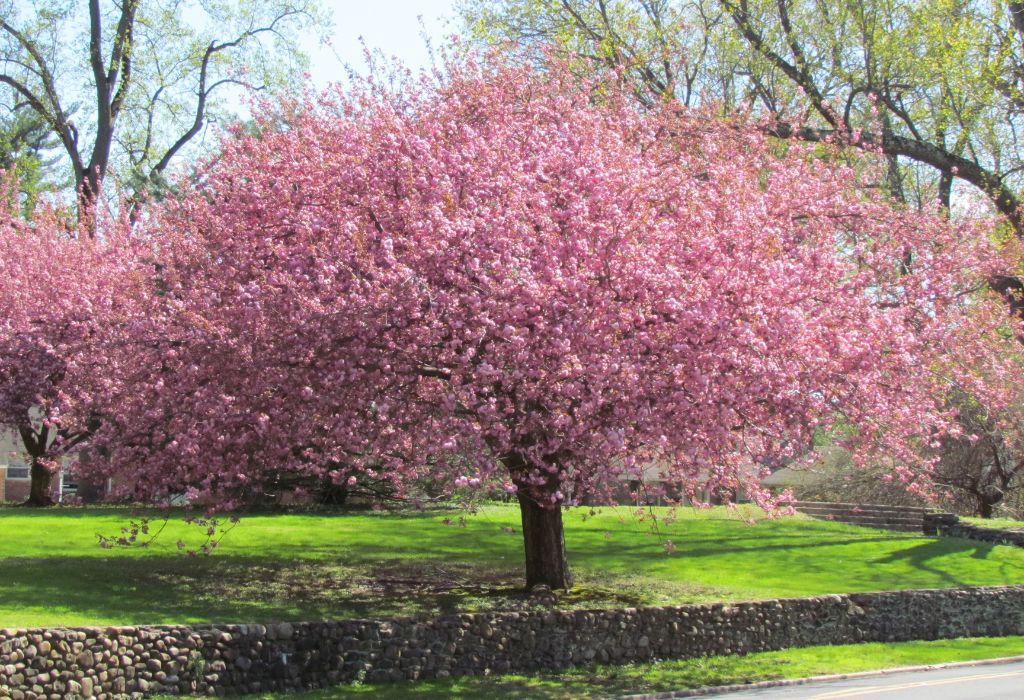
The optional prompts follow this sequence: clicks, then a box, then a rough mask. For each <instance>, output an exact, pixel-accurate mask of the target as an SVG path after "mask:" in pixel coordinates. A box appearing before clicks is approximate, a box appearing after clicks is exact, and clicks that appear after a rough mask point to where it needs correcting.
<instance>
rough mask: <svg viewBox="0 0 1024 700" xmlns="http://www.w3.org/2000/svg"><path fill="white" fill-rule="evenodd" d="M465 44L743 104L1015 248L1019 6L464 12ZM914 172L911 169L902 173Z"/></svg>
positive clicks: (711, 4)
mask: <svg viewBox="0 0 1024 700" xmlns="http://www.w3.org/2000/svg"><path fill="white" fill-rule="evenodd" d="M461 7H462V13H463V16H464V18H465V19H466V22H467V24H468V26H469V27H470V29H471V30H472V31H473V32H474V33H475V35H476V36H478V37H481V38H483V39H485V40H487V41H489V42H510V43H511V44H512V45H514V46H518V47H520V48H524V49H525V50H527V51H528V52H531V51H533V50H534V49H535V48H536V47H537V46H539V45H541V44H554V45H555V46H558V47H560V48H561V49H562V50H563V52H564V53H565V54H567V55H571V56H573V57H575V58H576V59H578V60H580V61H582V64H581V65H589V66H590V69H593V68H594V67H595V66H601V67H607V66H608V65H614V66H620V67H622V68H623V69H625V70H626V71H627V75H628V76H629V77H630V79H631V81H632V83H633V85H634V90H635V92H636V94H637V95H638V97H639V98H640V99H641V101H643V102H644V103H648V104H649V103H651V102H652V101H656V100H659V99H665V98H667V97H675V98H678V99H679V100H680V101H682V102H683V103H684V104H700V103H704V104H709V103H713V104H716V105H719V106H720V108H721V109H722V110H723V111H724V112H725V113H731V112H733V111H735V110H737V109H739V108H741V107H743V106H745V105H750V106H752V108H753V109H754V110H755V111H756V112H761V113H767V114H771V115H774V116H775V117H776V118H777V119H776V121H775V122H774V124H773V126H772V127H771V129H772V130H773V133H776V134H777V135H780V136H783V137H788V136H790V135H795V136H797V137H799V138H802V139H806V140H809V141H815V142H818V141H823V140H831V141H838V142H843V143H846V144H849V145H852V146H857V147H862V148H867V149H869V150H874V149H880V150H881V151H883V152H884V153H885V154H887V155H888V156H889V158H890V165H891V167H890V170H889V172H888V174H887V176H886V177H885V182H886V185H887V187H888V188H889V190H890V192H891V193H892V194H894V195H895V196H897V197H898V198H900V199H905V200H907V201H910V202H911V203H916V204H923V205H927V204H928V203H930V202H931V201H933V200H935V199H939V200H940V201H942V202H943V203H944V204H945V205H946V206H947V207H948V206H949V204H950V195H951V191H952V188H953V183H954V182H956V181H959V182H962V183H966V184H968V185H971V186H973V188H976V189H977V190H978V191H980V192H981V193H982V194H983V195H984V196H985V197H986V198H988V200H989V201H990V202H991V203H992V205H993V206H994V207H995V208H996V209H997V210H998V211H999V212H1000V213H1001V214H1003V215H1004V216H1005V217H1006V218H1007V220H1008V221H1009V222H1010V223H1011V224H1012V226H1013V228H1014V230H1015V231H1016V232H1017V233H1018V235H1019V234H1022V233H1024V223H1022V221H1024V219H1022V216H1021V212H1020V211H1019V207H1020V188H1021V185H1022V181H1021V173H1022V165H1024V160H1022V155H1024V154H1022V151H1021V144H1020V142H1019V136H1018V133H1019V131H1020V127H1021V114H1022V113H1021V107H1022V104H1024V103H1022V101H1021V94H1022V89H1024V84H1022V82H1021V81H1022V80H1024V6H1022V5H1021V3H1017V2H1003V1H1002V0H977V1H974V0H942V1H940V2H931V1H927V2H926V1H923V0H920V1H919V0H844V1H843V2H838V3H836V2H820V1H819V0H614V1H605V0H465V1H464V2H462V3H461ZM908 166H913V167H908Z"/></svg>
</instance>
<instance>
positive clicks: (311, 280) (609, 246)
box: [67, 59, 1014, 586]
mask: <svg viewBox="0 0 1024 700" xmlns="http://www.w3.org/2000/svg"><path fill="white" fill-rule="evenodd" d="M438 75H439V76H440V77H438V78H436V81H437V82H432V81H431V80H429V79H427V78H424V79H422V80H421V81H420V82H418V83H417V82H412V83H409V84H406V85H403V86H401V87H400V88H392V87H391V86H390V85H389V86H388V87H387V89H385V87H383V86H381V85H379V84H377V83H375V82H373V81H372V80H370V81H368V82H366V83H365V84H363V85H362V86H361V87H357V88H355V89H353V91H352V92H351V93H349V94H336V95H334V96H332V97H329V98H325V99H324V100H323V101H321V102H318V103H309V104H303V105H285V106H284V107H283V108H282V111H283V112H285V113H287V114H289V115H294V116H293V118H292V119H290V123H289V128H288V129H286V130H276V129H254V130H251V132H250V133H248V134H239V136H238V138H235V139H231V140H228V141H226V142H225V143H224V145H223V152H222V153H220V154H219V155H218V157H217V158H216V159H215V160H214V161H211V162H210V163H209V164H208V165H207V166H206V167H205V168H204V169H203V171H202V176H201V178H200V179H199V181H198V182H197V183H196V184H194V185H190V186H187V187H186V189H185V190H184V191H183V193H182V196H181V197H180V198H175V199H171V200H168V201H167V202H166V203H165V204H164V205H162V206H161V207H159V208H158V209H157V210H156V211H155V212H154V215H153V218H152V220H148V221H147V222H146V223H145V226H144V230H145V231H147V232H148V233H147V236H148V238H150V239H151V240H152V241H153V245H155V246H157V248H156V249H155V251H156V252H154V253H152V255H154V259H155V260H156V261H157V266H156V269H157V274H156V275H155V276H154V280H153V287H152V289H151V291H150V293H149V294H148V295H147V296H146V298H145V299H144V300H143V302H142V303H140V304H139V305H138V309H139V311H138V314H137V316H136V317H135V319H134V320H133V322H132V323H125V324H120V325H119V324H108V328H109V329H110V331H109V333H110V338H109V340H107V341H105V342H106V345H105V346H104V353H103V356H104V357H105V358H106V360H105V361H106V365H107V366H106V371H105V373H104V375H103V376H104V377H105V381H104V384H103V387H102V389H101V390H98V391H97V392H96V393H94V394H91V395H90V396H89V397H88V400H87V401H84V402H83V404H82V405H83V407H87V408H88V409H89V410H91V411H97V410H98V411H99V412H100V413H101V415H102V418H103V420H102V425H101V427H100V429H99V432H98V433H97V435H96V436H95V438H94V440H93V445H94V446H97V447H100V448H102V450H103V452H104V454H106V455H107V456H108V459H106V460H96V461H94V462H91V463H90V464H89V465H88V469H89V470H90V471H91V473H93V474H98V475H101V476H107V475H121V476H122V478H121V480H120V482H121V484H122V486H123V487H124V489H125V490H126V492H128V493H129V494H130V495H132V496H134V497H145V498H163V497H166V496H168V495H170V494H173V493H180V492H181V491H182V490H187V492H188V494H189V495H190V497H191V498H194V499H203V500H206V501H209V502H215V503H220V504H222V505H225V506H230V505H232V504H235V503H238V502H239V499H241V498H245V497H246V495H247V494H252V493H253V492H258V491H259V489H260V488H261V485H262V484H265V483H267V482H269V481H272V480H275V479H278V478H280V476H281V475H282V474H289V473H290V474H300V475H310V476H315V477H318V478H324V477H327V478H333V479H335V480H343V481H345V482H348V481H349V480H353V479H356V478H357V477H358V475H366V476H368V477H370V478H374V479H378V478H384V479H386V480H388V481H390V482H391V483H392V484H393V485H394V487H395V488H396V489H398V490H399V491H401V490H402V489H403V488H404V487H405V486H406V485H407V484H408V483H409V482H410V481H411V480H417V479H423V478H430V477H438V478H439V481H441V480H445V481H446V480H449V479H451V477H452V476H455V479H454V483H455V484H456V485H473V484H480V483H495V484H498V485H501V486H503V487H504V488H505V489H506V490H507V491H509V492H510V493H514V494H515V496H516V498H517V499H518V500H519V504H520V507H521V510H522V512H523V525H524V537H525V543H526V554H527V582H528V584H530V585H532V584H535V583H546V584H548V585H552V586H565V585H567V584H568V583H569V581H570V580H571V579H570V576H569V570H568V566H567V563H566V559H565V552H564V545H563V543H562V532H561V519H560V510H559V509H560V507H561V506H562V505H563V504H565V503H568V502H569V501H570V500H573V499H579V498H581V497H582V496H583V495H585V494H588V493H592V494H606V493H607V492H608V491H609V490H611V489H614V488H616V486H617V485H618V484H619V482H620V479H630V478H636V477H638V476H639V475H640V474H641V473H642V472H643V471H644V469H645V468H646V466H647V465H649V464H651V463H655V464H657V465H658V466H659V469H661V470H662V472H663V474H664V476H665V479H666V480H668V481H672V482H676V483H679V484H680V485H681V487H682V489H683V490H684V492H691V493H695V492H696V491H698V490H699V489H701V488H708V489H710V490H715V489H718V488H725V489H731V488H738V487H740V486H745V487H746V489H747V492H748V493H749V494H750V495H752V496H753V497H754V498H755V499H757V500H758V501H760V502H761V503H763V504H764V505H765V506H766V507H770V505H771V501H770V498H769V497H768V494H766V493H764V492H763V491H761V490H760V489H759V488H758V486H757V481H758V477H759V476H760V472H759V471H758V470H757V469H753V470H752V469H750V467H749V465H751V464H755V465H756V464H761V463H771V462H772V461H773V460H776V459H778V458H780V457H782V456H787V455H792V454H794V453H796V452H798V451H799V450H801V449H802V446H803V445H805V444H807V443H808V442H809V439H810V436H811V434H812V433H813V432H814V431H815V430H821V429H826V428H827V427H828V426H829V425H831V424H832V423H833V422H835V421H841V422H842V424H843V425H844V426H852V427H854V428H855V430H853V431H852V437H851V440H852V441H855V442H857V443H858V444H859V445H860V447H861V448H863V449H864V450H867V449H868V448H877V449H880V450H883V451H884V452H885V454H887V455H888V456H889V458H891V459H892V460H893V462H894V466H893V467H892V469H891V470H890V473H891V474H892V475H893V478H896V479H899V480H901V481H903V482H904V483H906V484H907V485H908V486H910V487H911V488H915V489H923V488H925V487H926V485H927V480H928V473H929V469H930V464H929V463H928V462H927V461H926V460H922V459H921V457H920V454H921V451H920V449H919V447H920V446H921V445H922V444H925V443H929V442H932V441H934V440H936V439H937V438H938V436H940V435H942V434H943V433H944V432H948V431H955V430H956V428H955V425H954V423H953V421H952V420H951V418H950V416H948V415H947V414H946V413H945V412H944V410H943V406H942V402H941V395H942V393H943V392H944V391H946V390H948V387H949V385H950V383H951V382H952V381H954V380H956V381H961V382H962V381H966V379H964V378H961V377H960V369H958V367H959V365H957V364H956V363H954V362H949V361H946V360H945V359H943V358H947V357H949V356H950V355H949V353H952V352H954V351H957V352H961V353H966V354H968V355H970V356H977V355H983V356H984V357H986V358H987V357H989V356H994V357H995V358H996V360H993V362H995V363H996V364H995V365H994V366H995V367H997V368H1002V365H1001V364H999V362H1001V359H1000V358H1001V357H1005V356H1000V355H998V354H995V355H992V354H991V353H983V352H982V351H983V350H987V349H988V348H987V346H985V345H984V343H988V342H993V343H996V344H997V345H998V344H999V343H1001V342H1004V343H1008V344H1009V345H1010V346H1011V347H1012V346H1014V341H1013V340H1012V338H1010V339H1006V338H1003V337H1002V336H999V335H998V334H997V333H996V334H993V333H986V332H979V331H978V328H979V326H978V325H977V324H976V323H974V322H973V321H972V322H971V325H970V328H972V329H973V330H972V332H971V333H967V332H966V331H962V329H963V328H967V327H968V325H969V324H968V315H969V316H970V318H971V319H974V318H975V317H978V318H981V319H982V320H983V321H985V320H986V319H987V322H989V323H990V324H991V325H992V326H993V327H1000V326H1005V325H1006V324H1010V323H1011V321H1010V320H1009V319H1007V318H1006V313H1005V309H1004V308H1003V307H1002V306H1001V305H999V304H997V303H992V300H990V299H987V297H984V296H977V295H972V293H973V292H974V291H975V290H976V288H977V285H978V276H979V275H984V274H988V273H990V272H991V271H993V270H994V269H1002V268H1001V266H1002V265H1004V264H1006V263H1004V262H1003V261H1002V260H1001V259H999V258H998V257H997V256H996V255H995V251H994V250H993V249H992V246H991V245H990V243H989V241H988V239H987V237H986V236H984V235H980V232H979V230H977V229H976V228H975V226H974V225H967V224H960V225H956V226H954V225H950V224H948V223H947V222H945V221H943V220H942V219H941V218H940V217H936V216H929V215H923V214H917V213H913V212H911V211H908V210H903V209H894V208H893V207H892V206H891V204H890V203H889V202H888V200H887V199H886V198H885V197H884V196H883V195H881V194H880V193H878V192H874V193H872V192H870V191H869V192H865V191H864V189H863V187H861V185H862V184H863V182H862V180H861V178H860V177H859V176H858V175H857V174H856V173H855V172H854V171H853V170H852V169H850V168H846V167H842V166H841V165H840V164H837V163H835V162H831V161H829V160H822V159H821V158H819V157H817V156H819V155H820V151H818V150H816V149H814V148H809V147H805V146H803V145H801V144H800V143H799V142H796V141H794V142H792V143H790V144H789V150H788V153H786V154H785V155H784V157H781V158H780V157H779V152H778V148H777V144H775V143H773V142H772V141H771V140H769V139H768V138H767V137H765V136H764V134H763V132H762V131H760V130H759V129H757V128H755V126H754V125H747V124H744V123H742V122H736V121H722V120H715V119H709V118H708V116H707V115H705V114H689V113H684V112H681V111H680V110H679V109H678V107H677V106H676V105H668V106H667V107H666V108H665V109H651V110H647V111H638V110H636V109H635V103H634V102H632V100H631V98H630V97H629V96H628V95H623V94H622V93H621V91H620V90H619V89H618V87H617V86H616V80H617V76H616V75H615V74H612V75H610V76H607V77H604V78H601V79H600V80H598V81H597V82H593V83H589V84H586V85H583V86H581V85H580V84H579V83H578V81H577V80H576V79H575V78H574V77H573V76H572V75H571V74H570V73H569V72H567V71H565V70H549V71H547V72H535V71H532V70H530V69H527V68H515V67H509V66H508V65H506V64H505V63H503V62H501V61H500V60H498V59H489V60H485V61H482V62H479V61H476V60H474V59H463V60H460V61H452V62H451V63H450V64H449V65H447V67H446V68H445V70H444V71H443V72H440V73H439V74H438ZM277 116H278V115H276V114H267V115H265V116H263V117H260V119H265V120H266V121H267V122H268V123H276V122H277ZM977 225H978V226H983V223H979V224H977ZM908 246H910V247H912V248H913V249H914V250H915V251H916V252H915V258H914V261H913V266H912V268H908V266H907V263H906V260H905V250H906V248H907V247H908ZM965 261H966V262H970V263H971V264H970V265H968V266H966V267H965V266H964V264H963V263H964V262H965ZM968 300H969V301H970V303H966V302H967V301H968ZM985 314H988V315H987V316H986V315H985ZM1000 347H1001V346H1000ZM940 351H941V352H940ZM960 357H961V356H960V355H957V358H958V359H959V358H960ZM940 369H942V370H943V371H939V370H940ZM1000 376H1002V375H1000ZM143 387H144V389H142V388H143ZM74 403H75V401H74V397H69V400H68V408H67V410H68V411H74V410H75V407H74ZM183 407H187V410H182V409H183Z"/></svg>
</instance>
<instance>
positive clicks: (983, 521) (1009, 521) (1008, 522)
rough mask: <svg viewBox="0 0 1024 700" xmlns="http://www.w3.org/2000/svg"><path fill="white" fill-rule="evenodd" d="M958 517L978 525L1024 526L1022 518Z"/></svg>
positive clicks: (998, 526)
mask: <svg viewBox="0 0 1024 700" xmlns="http://www.w3.org/2000/svg"><path fill="white" fill-rule="evenodd" d="M960 519H961V520H962V521H964V522H966V523H970V524H971V525H977V526H978V527H995V528H1018V529H1019V528H1024V520H1014V519H1013V518H970V517H964V516H960Z"/></svg>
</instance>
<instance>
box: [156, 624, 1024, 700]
mask: <svg viewBox="0 0 1024 700" xmlns="http://www.w3.org/2000/svg"><path fill="white" fill-rule="evenodd" d="M1020 654H1024V637H977V638H973V639H954V640H940V641H934V642H902V643H895V644H856V645H844V646H818V647H807V648H804V649H788V650H785V651H772V652H763V653H759V654H750V655H749V656H712V657H707V658H701V659H688V660H684V661H661V662H656V663H645V664H629V665H625V666H596V667H590V668H574V669H568V670H564V671H557V672H548V673H537V674H509V675H501V676H492V677H484V678H478V677H464V678H455V679H448V680H433V681H418V682H416V683H395V684H365V685H343V686H337V687H335V688H329V689H326V690H320V691H315V692H308V693H296V694H284V693H276V694H269V693H264V694H260V695H249V696H241V697H240V699H239V700H257V699H258V700H271V699H275V698H284V699H286V700H333V699H338V700H344V699H346V698H375V699H376V698H380V699H381V700H399V699H401V698H420V699H422V700H443V699H445V698H463V699H466V700H469V699H473V698H480V699H486V700H489V699H493V698H539V699H542V700H543V699H551V700H555V699H556V698H602V697H609V696H614V695H623V694H633V693H657V692H664V691H669V690H683V689H687V688H699V687H703V686H719V685H732V684H739V683H754V682H757V681H768V680H778V679H782V678H807V677H810V676H820V675H827V674H835V673H854V672H857V671H870V670H876V669H883V668H896V667H900V666H924V665H931V664H939V663H950V662H956V661H970V660H977V659H990V658H997V657H1001V656H1016V655H1020ZM168 700H169V698H168Z"/></svg>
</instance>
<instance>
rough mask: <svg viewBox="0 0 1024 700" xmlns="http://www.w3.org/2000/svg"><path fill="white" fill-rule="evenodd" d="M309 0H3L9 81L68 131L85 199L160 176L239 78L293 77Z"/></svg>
mask: <svg viewBox="0 0 1024 700" xmlns="http://www.w3.org/2000/svg"><path fill="white" fill-rule="evenodd" d="M313 12H314V8H313V5H312V3H311V2H308V1H307V0H297V1H296V2H291V1H290V0H282V1H274V2H248V1H247V0H241V1H240V2H230V3H219V2H205V1H202V2H186V3H182V2H164V1H162V0H145V1H144V0H123V1H121V2H102V1H101V0H90V1H89V2H88V3H82V2H71V1H67V2H45V3H35V2H33V3H26V2H21V1H20V0H3V2H0V83H3V84H5V85H7V86H9V87H10V88H12V89H13V91H14V92H15V93H16V99H17V100H18V101H19V102H23V103H25V104H26V105H27V107H28V108H30V109H32V110H33V111H35V112H36V114H37V115H38V116H39V117H40V118H41V119H42V120H43V122H45V124H46V125H47V127H48V129H49V130H50V132H51V133H52V134H53V135H54V136H55V137H56V138H57V139H58V140H59V142H60V145H61V147H62V149H63V152H64V155H65V156H66V158H67V163H68V164H69V166H70V172H71V174H72V176H73V179H74V183H75V186H76V187H77V188H78V191H79V192H80V196H81V201H82V203H83V204H85V205H86V206H90V205H91V204H92V203H93V202H94V201H95V199H96V196H97V194H98V192H99V186H100V183H101V181H102V180H103V179H104V178H105V177H106V176H107V175H108V173H109V172H115V173H116V175H117V176H118V178H119V180H120V181H121V182H122V183H123V184H126V185H128V186H129V187H131V188H133V189H145V188H149V187H153V186H155V185H156V184H158V183H159V181H160V179H161V178H162V177H163V175H164V173H165V172H166V170H167V168H168V166H169V165H170V164H171V162H172V161H173V159H174V158H175V156H178V155H180V154H181V153H183V149H185V148H186V146H187V145H188V144H189V143H190V142H192V141H193V140H194V139H195V138H196V137H197V136H199V135H200V134H201V133H202V132H203V130H204V128H205V127H206V126H207V124H208V123H209V122H210V121H211V120H212V119H215V118H217V117H218V115H221V114H222V113H223V110H222V108H223V103H222V102H221V101H219V100H220V98H221V97H222V96H224V95H225V88H227V87H229V86H230V85H245V86H250V87H257V88H258V87H262V86H266V85H277V86H280V85H286V84H290V83H291V84H294V82H296V77H297V75H298V74H299V71H301V67H302V53H301V51H300V50H299V49H298V47H297V44H296V41H295V38H296V33H297V32H298V31H300V30H304V29H309V26H310V24H311V21H312V20H313V18H314V15H313Z"/></svg>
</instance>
